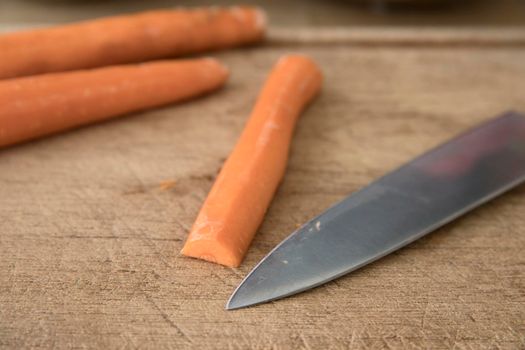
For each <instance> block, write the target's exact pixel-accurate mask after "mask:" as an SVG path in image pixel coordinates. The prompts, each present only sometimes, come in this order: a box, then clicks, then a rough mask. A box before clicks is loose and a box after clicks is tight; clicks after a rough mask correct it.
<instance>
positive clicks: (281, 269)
mask: <svg viewBox="0 0 525 350" xmlns="http://www.w3.org/2000/svg"><path fill="white" fill-rule="evenodd" d="M524 181H525V115H523V114H520V113H517V112H507V113H505V114H503V115H501V116H499V117H497V118H495V119H493V120H490V121H488V122H485V123H483V124H481V125H479V126H477V127H474V128H473V129H470V130H468V131H466V132H464V133H463V134H461V135H459V136H457V137H455V138H454V139H452V140H450V141H449V142H446V143H444V144H442V145H441V146H438V147H436V148H434V149H433V150H430V151H428V152H426V153H424V154H423V155H421V156H419V157H418V158H416V159H414V160H412V161H410V162H409V163H407V164H405V165H403V166H401V167H400V168H398V169H397V170H394V171H393V172H391V173H389V174H387V175H385V176H383V177H382V178H380V179H378V180H376V181H375V182H373V183H371V184H370V185H368V186H366V187H364V188H363V189H361V190H359V191H357V192H356V193H354V194H352V195H350V196H348V197H347V198H346V199H344V200H343V201H341V202H339V203H338V204H336V205H335V206H333V207H331V208H329V209H328V210H326V211H325V212H324V213H322V214H321V215H319V216H317V217H315V218H314V219H312V220H310V221H309V222H307V223H306V224H305V225H303V226H302V227H301V228H299V229H298V230H297V231H295V232H294V233H292V234H291V235H290V236H289V237H288V238H286V239H285V240H284V241H282V242H281V243H280V244H279V245H278V246H277V247H275V248H274V249H273V250H272V251H271V252H270V253H269V254H268V255H267V256H266V257H265V258H263V259H262V260H261V262H259V263H258V264H257V265H256V266H255V268H254V269H253V270H252V271H251V272H250V273H249V274H248V275H247V276H246V278H245V279H244V280H243V281H242V282H241V284H240V285H239V286H238V287H237V289H236V290H235V291H234V292H233V294H232V296H231V298H230V300H229V301H228V303H227V305H226V308H227V309H229V310H231V309H238V308H242V307H246V306H252V305H256V304H260V303H264V302H268V301H272V300H276V299H279V298H283V297H287V296H290V295H292V294H296V293H299V292H302V291H305V290H307V289H310V288H313V287H316V286H319V285H321V284H324V283H326V282H328V281H331V280H333V279H336V278H338V277H341V276H343V275H345V274H347V273H349V272H351V271H354V270H356V269H358V268H360V267H362V266H364V265H367V264H369V263H371V262H372V261H374V260H377V259H379V258H381V257H383V256H385V255H387V254H389V253H391V252H393V251H395V250H397V249H399V248H401V247H403V246H405V245H407V244H409V243H411V242H413V241H415V240H416V239H418V238H421V237H422V236H424V235H426V234H428V233H429V232H432V231H434V230H435V229H437V228H439V227H441V226H443V225H445V224H446V223H449V222H450V221H452V220H454V219H455V218H457V217H459V216H461V215H463V214H465V213H467V212H468V211H470V210H472V209H474V208H475V207H477V206H479V205H481V204H483V203H485V202H487V201H489V200H491V199H493V198H494V197H496V196H498V195H500V194H502V193H503V192H505V191H507V190H509V189H511V188H513V187H515V186H517V185H518V184H521V183H522V182H524Z"/></svg>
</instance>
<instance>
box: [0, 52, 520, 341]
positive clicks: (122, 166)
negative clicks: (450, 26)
mask: <svg viewBox="0 0 525 350" xmlns="http://www.w3.org/2000/svg"><path fill="white" fill-rule="evenodd" d="M294 49H297V47H295V48H294ZM287 51H288V48H287V47H284V46H283V45H271V43H270V44H269V45H267V46H266V47H262V48H253V49H248V50H235V51H231V52H228V53H221V54H218V57H219V58H220V59H221V60H223V61H224V62H225V63H227V64H228V65H229V66H230V67H231V68H232V73H233V74H232V80H231V83H230V84H229V85H228V87H227V88H225V89H223V90H222V91H220V92H219V93H216V94H213V95H210V96H207V97H205V98H201V99H198V100H194V101H191V102H188V103H185V104H179V105H174V106H171V107H168V108H164V109H158V110H155V111H150V112H146V113H141V114H136V115H133V116H129V117H126V118H123V119H120V120H115V121H111V122H106V123H102V124H98V125H94V126H91V127H86V128H82V129H79V130H76V131H71V132H68V133H65V134H61V135H57V136H54V137H50V138H46V139H42V140H39V141H35V142H31V143H27V144H24V145H20V146H16V147H11V148H8V149H4V150H2V151H0V348H6V349H11V348H12V349H15V348H57V349H62V348H124V349H128V348H130V349H132V348H141V349H142V348H146V349H170V348H173V349H190V348H195V349H197V348H198V349H205V348H215V349H291V348H294V349H364V348H385V349H420V348H432V349H523V348H525V322H524V320H525V254H524V253H523V251H524V249H525V229H524V227H525V217H524V215H523V213H524V212H525V188H524V187H523V186H521V187H519V188H517V189H516V190H514V191H513V192H511V193H509V194H507V195H504V196H503V197H501V198H499V199H497V200H495V201H493V202H491V203H489V204H488V205H485V206H484V207H482V208H480V209H478V210H476V211H474V212H472V213H471V214H469V215H468V216H466V217H464V218H463V219H460V220H458V221H456V222H454V223H452V224H450V225H448V226H446V227H445V228H443V229H441V230H438V231H437V232H435V233H433V234H431V235H429V236H427V237H425V238H424V239H421V240H419V241H417V242H415V243H414V244H411V245H410V246H408V247H407V248H405V249H402V250H400V251H398V252H396V253H394V254H392V255H390V256H388V257H386V258H384V259H381V260H380V261H378V262H376V263H374V264H372V265H369V266H368V267H365V268H363V269H361V270H359V271H357V272H355V273H352V274H351V275H348V276H346V277H343V278H341V279H339V280H337V281H335V282H333V283H329V284H327V285H324V286H322V287H319V288H317V289H315V290H312V291H310V292H306V293H303V294H301V295H297V296H295V297H292V298H288V299H284V300H281V301H278V302H274V303H269V304H265V305H261V306H258V307H255V308H250V309H244V310H238V311H233V312H227V311H225V310H224V304H225V302H226V300H227V298H228V297H229V295H230V293H231V292H232V290H233V289H234V288H235V286H236V285H237V284H238V283H239V282H240V280H241V279H242V277H243V276H244V275H245V274H246V273H247V272H248V271H249V270H250V269H251V268H252V267H253V265H254V264H255V263H256V262H257V261H258V260H259V259H261V258H262V257H263V256H264V255H265V254H266V253H267V252H268V251H269V250H270V249H271V248H272V247H273V246H274V245H275V244H277V243H278V242H279V241H280V240H282V239H283V238H284V237H285V236H287V235H288V234H289V233H290V232H291V231H292V230H293V229H294V228H295V227H296V224H298V223H302V222H304V221H306V220H307V219H308V218H310V217H311V216H312V215H314V214H317V213H319V212H320V211H322V210H323V209H325V208H327V207H328V206H329V205H331V204H332V203H334V202H335V201H337V200H340V199H342V198H343V197H344V196H346V195H347V194H349V193H351V192H353V191H355V190H357V189H358V188H360V187H362V186H364V185H366V184H367V183H368V182H370V181H371V180H373V179H375V178H377V177H378V176H380V175H382V174H384V173H386V172H388V171H389V170H391V169H392V168H394V167H396V166H398V165H400V164H402V163H403V162H405V161H407V160H409V159H410V158H412V157H414V156H416V155H418V154H420V153H421V152H422V151H424V150H426V149H428V148H430V147H433V146H434V145H436V144H438V143H440V142H443V141H445V140H446V139H448V138H450V137H451V136H453V135H455V134H457V133H459V132H460V131H462V130H464V129H465V128H468V127H470V126H472V125H474V124H476V123H478V122H481V121H482V120H485V119H487V118H489V117H492V116H494V115H496V114H498V113H500V112H502V111H505V110H508V109H517V110H522V111H524V110H525V100H524V99H523V92H524V91H525V79H524V77H525V74H524V73H525V50H524V49H523V48H517V47H515V46H513V47H512V48H507V47H505V46H498V47H490V48H487V47H466V48H461V47H425V46H424V45H419V46H417V47H412V46H410V47H397V46H385V47H382V46H380V45H376V46H373V47H361V46H353V45H334V46H330V45H322V46H318V45H311V46H309V45H307V44H305V45H301V47H300V51H301V52H303V53H305V54H308V55H311V56H312V57H314V58H315V59H316V60H317V61H318V63H319V64H320V65H321V66H322V67H323V68H324V73H325V75H326V85H325V88H324V91H323V93H322V95H321V96H320V97H319V98H318V99H317V101H316V102H315V103H314V104H313V105H312V106H311V108H309V110H308V111H307V113H306V114H305V115H304V116H303V118H302V119H301V121H300V124H299V127H298V130H297V133H296V136H295V139H294V143H293V147H292V153H291V159H290V164H289V167H288V171H287V175H286V178H285V180H284V182H283V184H282V186H281V187H280V189H279V192H278V194H277V196H276V198H275V200H274V202H273V204H272V206H271V208H270V210H269V212H268V215H267V217H266V219H265V221H264V224H263V225H262V227H261V228H260V232H259V233H258V236H257V237H256V239H255V241H254V243H253V245H252V247H251V249H250V251H249V253H248V256H247V258H246V260H245V262H244V263H243V264H242V266H241V268H239V269H228V268H224V267H220V266H217V265H214V264H210V263H206V262H203V261H198V260H193V259H188V258H184V257H182V256H180V255H179V253H178V252H179V251H180V249H181V247H182V244H183V240H184V239H185V237H186V234H187V232H188V228H189V227H190V226H191V224H192V222H193V220H194V218H195V216H196V214H197V211H198V209H199V207H200V205H201V204H202V201H203V199H204V197H205V195H206V193H207V191H208V190H209V188H210V186H211V184H212V181H213V179H214V176H215V175H216V173H217V170H218V169H219V167H220V166H221V164H222V162H223V160H224V158H225V157H226V156H227V155H228V152H229V151H230V150H231V148H232V147H233V144H234V142H235V141H236V138H237V136H238V135H239V132H240V131H241V129H242V127H243V123H244V122H245V120H246V118H247V116H248V114H249V112H250V109H251V106H252V104H253V102H254V100H255V98H256V94H257V91H258V89H259V88H260V86H261V84H262V82H263V80H264V77H265V75H266V73H267V71H268V69H269V68H270V67H271V66H272V64H273V63H274V62H275V60H276V59H277V58H278V57H279V56H280V55H281V54H283V53H285V52H287ZM167 183H168V184H170V185H169V186H166V184H167Z"/></svg>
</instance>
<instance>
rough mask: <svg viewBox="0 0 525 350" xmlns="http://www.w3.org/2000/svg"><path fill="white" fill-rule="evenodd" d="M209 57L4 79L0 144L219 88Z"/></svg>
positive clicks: (219, 75) (216, 67)
mask: <svg viewBox="0 0 525 350" xmlns="http://www.w3.org/2000/svg"><path fill="white" fill-rule="evenodd" d="M227 77H228V71H227V69H226V68H225V67H224V66H223V65H221V64H220V63H219V62H218V61H216V60H214V59H211V58H204V59H194V60H180V61H158V62H156V63H148V64H139V65H127V66H113V67H108V68H100V69H93V70H85V71H74V72H69V73H52V74H44V75H37V76H32V77H26V78H17V79H9V80H3V81H0V147H2V146H6V145H10V144H13V143H17V142H21V141H25V140H29V139H33V138H36V137H39V136H43V135H47V134H51V133H54V132H57V131H61V130H64V129H69V128H73V127H76V126H80V125H84V124H88V123H92V122H96V121H99V120H103V119H108V118H111V117H115V116H118V115H122V114H126V113H129V112H133V111H138V110H143V109H147V108H151V107H155V106H160V105H164V104H167V103H170V102H175V101H180V100H183V99H187V98H190V97H194V96H197V95H201V94H204V93H206V92H208V91H211V90H214V89H217V88H219V87H220V86H222V85H223V84H224V82H225V81H226V79H227Z"/></svg>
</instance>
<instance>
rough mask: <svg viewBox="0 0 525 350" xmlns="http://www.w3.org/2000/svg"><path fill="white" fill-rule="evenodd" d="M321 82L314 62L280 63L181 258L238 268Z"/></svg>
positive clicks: (297, 58) (290, 60) (284, 60)
mask: <svg viewBox="0 0 525 350" xmlns="http://www.w3.org/2000/svg"><path fill="white" fill-rule="evenodd" d="M321 83H322V76H321V72H320V71H319V69H318V68H317V66H316V65H315V63H314V62H312V61H311V60H310V59H308V58H306V57H304V56H298V55H291V56H285V57H283V58H281V60H280V61H279V62H278V63H277V65H276V66H275V67H274V69H273V70H272V72H271V74H270V76H269V78H268V80H267V81H266V84H265V85H264V87H263V89H262V91H261V93H260V95H259V98H258V100H257V103H256V105H255V107H254V109H253V111H252V114H251V116H250V119H249V120H248V123H247V124H246V126H245V129H244V131H243V132H242V135H241V137H240V139H239V141H238V142H237V145H236V146H235V148H234V150H233V152H232V153H231V154H230V156H229V158H228V160H227V161H226V162H225V164H224V166H223V168H222V170H221V172H220V173H219V175H218V177H217V179H216V181H215V184H214V185H213V188H212V189H211V191H210V193H209V195H208V198H207V199H206V201H205V202H204V205H203V207H202V209H201V211H200V213H199V215H198V217H197V220H196V221H195V223H194V225H193V227H192V230H191V232H190V234H189V236H188V239H187V241H186V243H185V245H184V248H183V249H182V254H184V255H186V256H190V257H195V258H200V259H204V260H208V261H211V262H215V263H219V264H222V265H226V266H230V267H237V266H239V264H240V263H241V261H242V259H243V257H244V255H245V253H246V251H247V249H248V246H249V245H250V243H251V241H252V239H253V237H254V235H255V233H256V231H257V228H258V227H259V225H260V224H261V222H262V219H263V216H264V214H265V212H266V210H267V209H268V206H269V204H270V201H271V200H272V197H273V195H274V193H275V191H276V189H277V186H278V185H279V182H280V181H281V179H282V177H283V175H284V171H285V168H286V163H287V158H288V150H289V147H290V142H291V138H292V134H293V130H294V127H295V124H296V122H297V119H298V117H299V114H300V113H301V111H302V110H303V109H304V107H305V106H306V105H307V104H308V102H309V101H310V100H311V99H312V98H313V97H314V96H315V95H316V94H317V92H318V91H319V89H320V87H321Z"/></svg>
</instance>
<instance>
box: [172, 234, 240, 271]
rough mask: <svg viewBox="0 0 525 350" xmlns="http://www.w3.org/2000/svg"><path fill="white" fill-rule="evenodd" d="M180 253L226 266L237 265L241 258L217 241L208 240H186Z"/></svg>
mask: <svg viewBox="0 0 525 350" xmlns="http://www.w3.org/2000/svg"><path fill="white" fill-rule="evenodd" d="M181 254H182V255H184V256H187V257H190V258H196V259H201V260H205V261H208V262H211V263H215V264H220V265H224V266H227V267H239V265H240V264H241V259H242V258H239V257H238V256H236V255H235V254H234V253H232V252H231V251H230V250H229V249H228V248H227V247H225V246H224V245H222V244H220V243H219V242H217V241H213V242H211V241H209V240H192V241H187V242H186V244H185V245H184V247H183V248H182V251H181Z"/></svg>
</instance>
